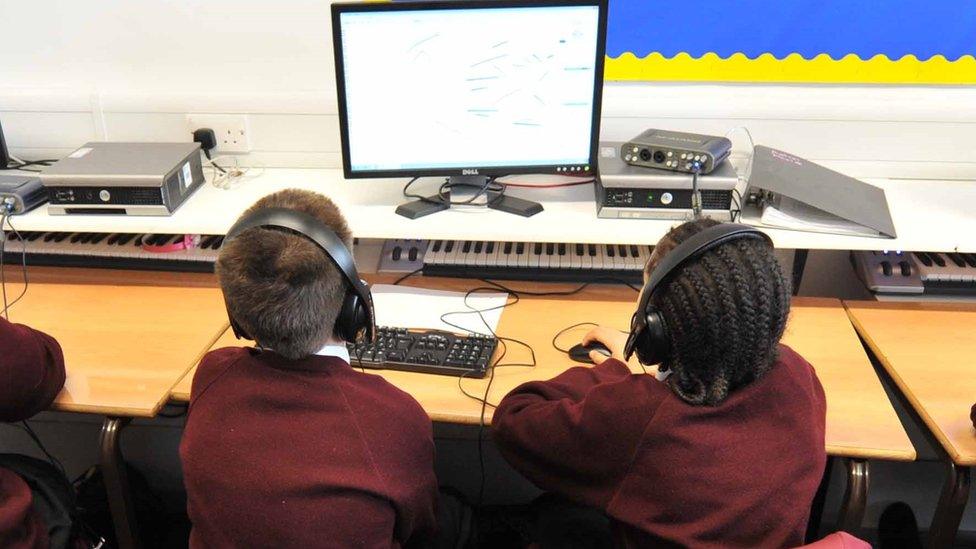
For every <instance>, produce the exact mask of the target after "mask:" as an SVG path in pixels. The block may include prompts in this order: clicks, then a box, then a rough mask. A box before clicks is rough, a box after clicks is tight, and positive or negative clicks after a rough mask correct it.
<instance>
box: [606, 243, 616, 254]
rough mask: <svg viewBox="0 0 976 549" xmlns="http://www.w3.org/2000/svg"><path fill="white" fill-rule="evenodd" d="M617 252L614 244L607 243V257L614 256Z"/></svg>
mask: <svg viewBox="0 0 976 549" xmlns="http://www.w3.org/2000/svg"><path fill="white" fill-rule="evenodd" d="M615 254H616V252H614V250H613V244H607V257H613V256H614V255H615Z"/></svg>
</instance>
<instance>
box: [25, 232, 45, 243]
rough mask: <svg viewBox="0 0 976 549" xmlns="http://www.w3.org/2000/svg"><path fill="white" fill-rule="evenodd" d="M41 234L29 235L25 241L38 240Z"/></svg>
mask: <svg viewBox="0 0 976 549" xmlns="http://www.w3.org/2000/svg"><path fill="white" fill-rule="evenodd" d="M43 234H44V233H31V235H30V236H29V237H27V240H29V241H31V242H33V241H35V240H37V239H38V238H40V237H41V235H43Z"/></svg>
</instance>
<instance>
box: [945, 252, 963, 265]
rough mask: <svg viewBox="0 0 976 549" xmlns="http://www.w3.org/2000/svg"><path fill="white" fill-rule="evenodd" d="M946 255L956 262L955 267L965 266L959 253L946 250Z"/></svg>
mask: <svg viewBox="0 0 976 549" xmlns="http://www.w3.org/2000/svg"><path fill="white" fill-rule="evenodd" d="M946 256H948V257H949V259H951V260H952V262H953V263H955V264H956V267H965V266H966V262H965V261H964V260H963V258H962V257H961V256H960V255H959V254H957V253H952V252H948V253H946Z"/></svg>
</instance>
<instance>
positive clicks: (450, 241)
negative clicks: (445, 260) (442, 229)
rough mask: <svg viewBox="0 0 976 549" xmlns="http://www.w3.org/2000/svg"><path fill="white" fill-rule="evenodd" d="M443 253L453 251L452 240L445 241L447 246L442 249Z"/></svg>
mask: <svg viewBox="0 0 976 549" xmlns="http://www.w3.org/2000/svg"><path fill="white" fill-rule="evenodd" d="M444 251H445V252H447V253H451V252H453V251H454V241H453V240H448V241H447V246H445V247H444Z"/></svg>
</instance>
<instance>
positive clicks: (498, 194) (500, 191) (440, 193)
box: [403, 177, 505, 206]
mask: <svg viewBox="0 0 976 549" xmlns="http://www.w3.org/2000/svg"><path fill="white" fill-rule="evenodd" d="M419 179H420V178H419V177H414V178H413V179H411V180H410V181H408V182H407V184H406V185H404V186H403V197H404V198H410V199H413V200H422V201H424V202H429V203H431V204H444V205H448V206H465V205H469V204H473V203H474V201H475V200H477V199H478V198H481V197H482V196H484V195H486V194H490V193H495V195H494V196H490V197H489V198H488V201H487V203H486V204H488V205H491V204H494V203H495V202H498V201H499V200H501V199H502V196H503V195H504V194H505V185H503V184H502V183H498V182H497V181H495V179H494V178H486V179H485V182H484V184H483V185H473V184H470V183H451V181H450V180H449V179H445V180H444V182H443V183H441V185H440V187H438V189H437V195H436V196H422V195H419V194H416V193H411V192H410V187H411V186H413V184H414V183H416V182H417V181H418V180H419ZM453 187H471V188H475V189H477V192H476V193H475V195H474V196H472V197H470V198H467V199H465V200H457V201H452V200H451V199H450V197H449V196H448V195H447V192H448V191H450V190H451V188H453Z"/></svg>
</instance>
